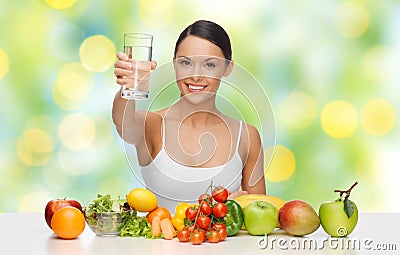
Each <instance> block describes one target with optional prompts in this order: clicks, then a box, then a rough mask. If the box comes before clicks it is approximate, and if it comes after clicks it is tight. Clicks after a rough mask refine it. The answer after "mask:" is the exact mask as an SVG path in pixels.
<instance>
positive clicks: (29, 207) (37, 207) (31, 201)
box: [18, 192, 50, 213]
mask: <svg viewBox="0 0 400 255" xmlns="http://www.w3.org/2000/svg"><path fill="white" fill-rule="evenodd" d="M49 200H50V197H49V196H48V195H47V194H46V193H44V192H31V193H28V194H26V195H25V196H23V197H22V198H21V199H19V203H18V212H20V213H39V212H40V213H41V212H43V209H44V208H45V207H46V204H47V202H48V201H49Z"/></svg>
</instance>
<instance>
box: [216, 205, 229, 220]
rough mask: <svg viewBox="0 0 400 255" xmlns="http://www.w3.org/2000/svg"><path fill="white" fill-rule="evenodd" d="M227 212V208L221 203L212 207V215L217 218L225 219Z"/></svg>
mask: <svg viewBox="0 0 400 255" xmlns="http://www.w3.org/2000/svg"><path fill="white" fill-rule="evenodd" d="M227 212H228V207H227V206H226V205H225V204H224V203H221V202H218V203H216V204H215V205H214V209H213V215H214V216H215V217H217V218H223V217H225V215H226V213H227Z"/></svg>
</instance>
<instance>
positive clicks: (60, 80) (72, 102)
mask: <svg viewBox="0 0 400 255" xmlns="http://www.w3.org/2000/svg"><path fill="white" fill-rule="evenodd" d="M92 85H93V78H92V75H91V73H90V72H88V71H87V70H86V69H85V68H84V67H83V66H82V65H81V64H80V63H71V64H67V65H65V66H63V68H62V69H61V70H60V73H59V74H58V76H57V78H56V80H55V82H54V84H53V87H52V92H53V99H54V101H55V102H56V104H57V105H59V106H60V107H62V108H64V109H71V108H74V106H78V105H81V104H82V103H83V102H84V101H85V100H86V99H87V97H88V95H89V93H90V90H91V89H92Z"/></svg>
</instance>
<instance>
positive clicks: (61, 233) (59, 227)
mask: <svg viewBox="0 0 400 255" xmlns="http://www.w3.org/2000/svg"><path fill="white" fill-rule="evenodd" d="M85 225H86V221H85V217H84V216H83V213H82V212H81V211H80V210H79V209H78V208H76V207H73V206H66V207H63V208H61V209H60V210H58V211H56V212H55V213H54V215H53V218H51V228H52V229H53V231H54V233H55V234H56V235H57V236H58V237H60V238H63V239H74V238H77V237H78V236H79V235H80V234H81V233H82V232H83V230H84V229H85Z"/></svg>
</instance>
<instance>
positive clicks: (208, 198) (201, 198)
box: [198, 193, 212, 205]
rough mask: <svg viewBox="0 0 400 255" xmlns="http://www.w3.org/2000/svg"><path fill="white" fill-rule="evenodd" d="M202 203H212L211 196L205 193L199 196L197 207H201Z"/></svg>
mask: <svg viewBox="0 0 400 255" xmlns="http://www.w3.org/2000/svg"><path fill="white" fill-rule="evenodd" d="M203 201H206V202H209V203H212V196H211V195H210V194H207V193H204V194H201V195H200V196H199V199H198V202H199V205H201V203H203Z"/></svg>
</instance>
